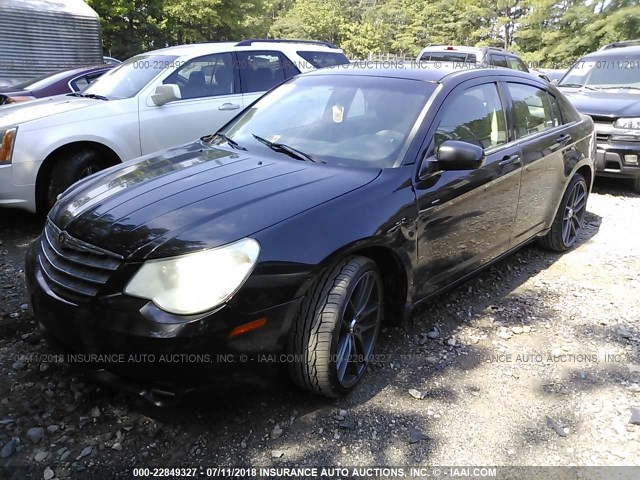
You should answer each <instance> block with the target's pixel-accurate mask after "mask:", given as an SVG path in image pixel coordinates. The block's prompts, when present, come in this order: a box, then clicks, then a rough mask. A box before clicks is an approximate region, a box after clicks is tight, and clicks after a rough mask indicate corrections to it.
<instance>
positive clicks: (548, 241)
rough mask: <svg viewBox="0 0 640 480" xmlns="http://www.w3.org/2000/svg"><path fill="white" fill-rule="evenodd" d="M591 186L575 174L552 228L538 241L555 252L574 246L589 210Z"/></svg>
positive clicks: (564, 250)
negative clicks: (588, 201) (588, 202)
mask: <svg viewBox="0 0 640 480" xmlns="http://www.w3.org/2000/svg"><path fill="white" fill-rule="evenodd" d="M588 199H589V188H588V187H587V182H586V180H585V179H584V177H583V176H582V175H580V174H579V173H577V174H575V175H574V176H573V178H572V179H571V181H570V182H569V185H568V187H567V190H566V192H565V193H564V196H563V197H562V201H561V202H560V206H559V207H558V211H557V213H556V217H555V219H554V220H553V224H552V225H551V229H550V230H549V232H547V234H546V235H545V236H544V237H540V238H539V239H538V243H539V244H540V245H541V246H542V247H544V248H546V249H547V250H552V251H554V252H566V251H567V250H569V249H570V248H571V247H573V246H574V245H575V243H576V241H577V240H578V238H579V236H580V232H581V231H582V227H583V225H584V215H585V212H586V211H587V200H588Z"/></svg>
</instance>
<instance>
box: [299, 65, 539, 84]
mask: <svg viewBox="0 0 640 480" xmlns="http://www.w3.org/2000/svg"><path fill="white" fill-rule="evenodd" d="M452 65H453V64H452ZM369 67H370V65H369V64H368V63H367V62H361V63H360V64H358V63H352V64H350V65H336V66H334V67H325V68H321V69H319V70H313V71H311V72H308V73H305V74H304V76H308V75H350V76H365V77H386V78H402V79H406V80H418V81H423V82H433V83H442V82H444V81H447V80H448V79H449V78H451V79H453V78H460V77H462V78H460V80H461V81H462V80H466V79H471V78H477V77H480V76H490V75H499V76H508V77H522V78H523V79H528V80H531V79H537V77H536V76H535V75H531V74H529V73H526V72H521V71H518V70H511V69H509V68H500V67H493V68H475V67H472V68H459V67H458V68H456V67H454V66H449V65H445V66H441V67H439V68H435V67H434V68H415V67H410V68H402V67H390V68H383V67H375V66H374V67H373V68H369ZM465 77H468V78H465Z"/></svg>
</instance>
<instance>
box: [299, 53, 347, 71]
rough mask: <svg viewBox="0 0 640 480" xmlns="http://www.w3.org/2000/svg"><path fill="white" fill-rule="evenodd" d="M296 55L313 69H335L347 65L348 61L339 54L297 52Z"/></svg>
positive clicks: (343, 55) (342, 54)
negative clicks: (337, 66)
mask: <svg viewBox="0 0 640 480" xmlns="http://www.w3.org/2000/svg"><path fill="white" fill-rule="evenodd" d="M296 53H297V54H298V55H300V56H301V57H302V58H304V59H305V60H306V61H307V62H309V63H310V64H311V65H313V66H314V67H315V68H324V67H335V66H336V65H349V59H348V58H347V57H346V56H345V54H344V53H340V52H310V51H304V50H302V51H297V52H296Z"/></svg>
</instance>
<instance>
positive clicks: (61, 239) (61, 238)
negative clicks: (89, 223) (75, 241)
mask: <svg viewBox="0 0 640 480" xmlns="http://www.w3.org/2000/svg"><path fill="white" fill-rule="evenodd" d="M66 240H67V237H66V235H65V234H64V232H61V233H60V234H59V235H58V243H59V244H60V245H64V243H65V241H66Z"/></svg>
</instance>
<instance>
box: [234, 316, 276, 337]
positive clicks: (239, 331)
mask: <svg viewBox="0 0 640 480" xmlns="http://www.w3.org/2000/svg"><path fill="white" fill-rule="evenodd" d="M266 324H267V317H262V318H259V319H258V320H254V321H252V322H249V323H244V324H242V325H238V326H237V327H236V328H234V329H233V330H231V333H230V334H229V336H230V337H237V336H238V335H244V334H245V333H249V332H251V331H253V330H257V329H258V328H262V327H264V326H265V325H266Z"/></svg>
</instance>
